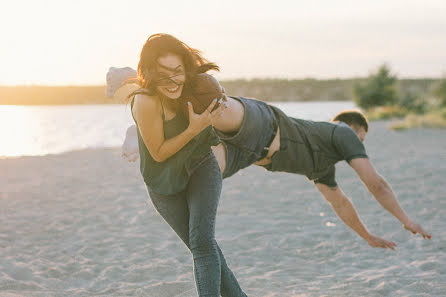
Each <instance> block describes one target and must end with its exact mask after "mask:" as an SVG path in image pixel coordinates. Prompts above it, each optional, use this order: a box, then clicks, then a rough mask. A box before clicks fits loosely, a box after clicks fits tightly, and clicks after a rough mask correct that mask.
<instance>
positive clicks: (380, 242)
mask: <svg viewBox="0 0 446 297" xmlns="http://www.w3.org/2000/svg"><path fill="white" fill-rule="evenodd" d="M366 240H367V243H368V244H369V245H370V246H371V247H380V248H384V249H387V248H389V249H392V250H395V247H396V243H394V242H392V241H387V240H385V239H382V238H379V237H377V236H373V235H370V237H369V238H367V239H366Z"/></svg>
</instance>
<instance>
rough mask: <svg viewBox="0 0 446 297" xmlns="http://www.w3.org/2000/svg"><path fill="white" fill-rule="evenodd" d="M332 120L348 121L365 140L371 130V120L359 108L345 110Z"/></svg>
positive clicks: (361, 138) (362, 139)
mask: <svg viewBox="0 0 446 297" xmlns="http://www.w3.org/2000/svg"><path fill="white" fill-rule="evenodd" d="M331 121H332V122H338V121H339V122H344V123H346V124H347V125H349V126H350V128H352V129H353V131H355V133H356V134H357V135H358V137H359V139H360V140H361V141H364V139H365V136H366V134H367V132H368V131H369V122H368V120H367V118H366V116H365V115H363V114H362V113H361V112H360V111H357V110H344V111H342V112H340V113H338V114H337V115H336V116H335V117H334V118H333V119H332V120H331Z"/></svg>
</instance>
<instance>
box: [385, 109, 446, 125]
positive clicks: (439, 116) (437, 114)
mask: <svg viewBox="0 0 446 297" xmlns="http://www.w3.org/2000/svg"><path fill="white" fill-rule="evenodd" d="M390 128H391V129H393V130H405V129H410V128H446V108H443V109H440V110H437V111H431V112H428V113H426V114H423V115H416V114H408V115H407V116H406V117H405V118H404V120H402V121H398V122H396V123H394V124H392V125H391V126H390Z"/></svg>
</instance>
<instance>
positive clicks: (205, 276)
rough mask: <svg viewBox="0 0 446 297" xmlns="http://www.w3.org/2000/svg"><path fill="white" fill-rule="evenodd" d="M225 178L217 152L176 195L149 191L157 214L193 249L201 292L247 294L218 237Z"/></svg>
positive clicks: (216, 295)
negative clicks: (220, 202)
mask: <svg viewBox="0 0 446 297" xmlns="http://www.w3.org/2000/svg"><path fill="white" fill-rule="evenodd" d="M221 186H222V177H221V172H220V168H219V167H218V163H217V160H216V159H215V156H214V154H212V153H210V154H209V155H207V156H206V157H204V158H203V159H202V160H201V161H200V162H199V163H198V164H196V165H195V166H194V168H192V170H191V176H190V179H189V183H188V185H187V188H186V189H185V190H183V191H182V192H179V193H177V194H173V195H160V194H157V193H154V192H152V191H150V189H148V191H149V195H150V198H151V200H152V203H153V205H154V206H155V208H156V210H157V211H158V213H159V214H160V215H161V216H162V217H163V218H164V220H165V221H166V222H167V223H168V224H169V226H170V227H171V228H172V229H173V230H174V231H175V232H176V233H177V235H178V236H179V237H180V239H181V240H182V241H183V242H184V243H185V244H186V246H187V247H188V248H189V250H190V251H191V252H192V256H193V263H194V275H195V285H196V287H197V291H198V295H199V296H200V297H201V296H203V297H204V296H207V297H220V294H221V296H224V297H226V296H227V297H238V296H241V297H246V294H245V293H243V291H242V289H241V288H240V286H239V284H238V282H237V280H236V278H235V276H234V274H233V273H232V271H231V270H230V269H229V267H228V265H227V264H226V261H225V258H224V257H223V253H222V252H221V250H220V247H219V246H218V244H217V242H216V240H215V217H216V214H217V207H218V201H219V198H220V193H221Z"/></svg>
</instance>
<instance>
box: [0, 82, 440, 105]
mask: <svg viewBox="0 0 446 297" xmlns="http://www.w3.org/2000/svg"><path fill="white" fill-rule="evenodd" d="M365 79H366V78H354V79H323V80H322V79H321V80H319V79H311V78H308V79H293V80H287V79H235V80H222V81H220V82H221V84H222V85H223V87H224V88H225V90H226V93H227V94H228V95H236V96H247V97H255V98H258V99H260V100H264V101H270V102H277V101H282V102H287V101H290V102H292V101H298V102H302V101H351V100H353V98H352V89H353V85H354V83H355V82H360V81H362V80H365ZM437 80H439V78H419V79H400V80H399V81H398V85H399V89H400V90H403V91H408V90H409V91H411V92H415V93H423V92H426V91H427V90H428V89H429V86H430V85H431V83H433V82H435V81H437ZM135 88H136V86H135V85H133V86H132V85H129V86H124V87H122V88H121V89H120V90H119V91H118V92H117V93H116V95H115V96H114V97H113V98H108V97H107V96H106V93H105V86H40V85H31V86H1V85H0V105H73V104H80V105H84V104H123V103H125V102H126V96H127V95H128V94H129V93H130V92H131V91H132V90H133V89H135Z"/></svg>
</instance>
